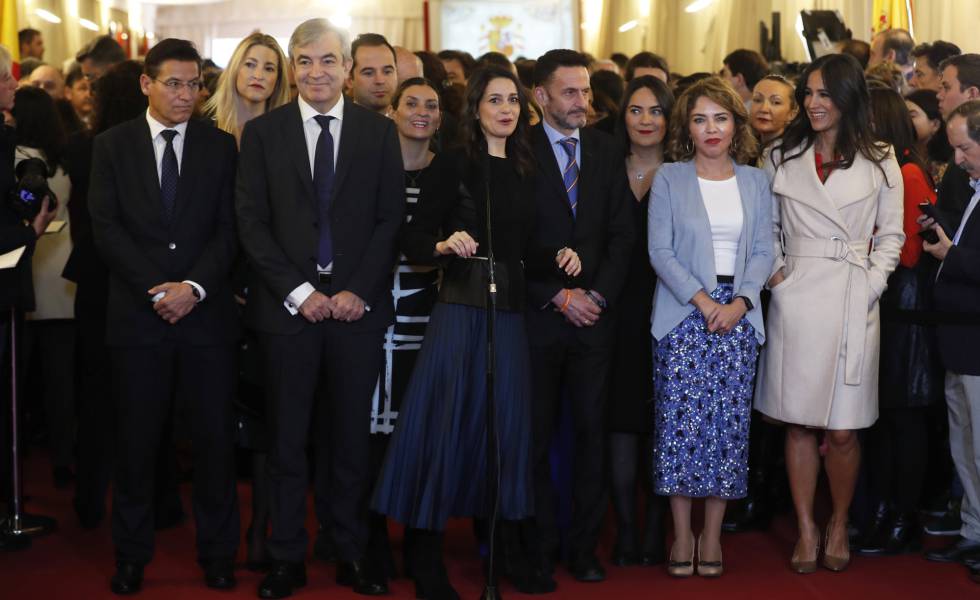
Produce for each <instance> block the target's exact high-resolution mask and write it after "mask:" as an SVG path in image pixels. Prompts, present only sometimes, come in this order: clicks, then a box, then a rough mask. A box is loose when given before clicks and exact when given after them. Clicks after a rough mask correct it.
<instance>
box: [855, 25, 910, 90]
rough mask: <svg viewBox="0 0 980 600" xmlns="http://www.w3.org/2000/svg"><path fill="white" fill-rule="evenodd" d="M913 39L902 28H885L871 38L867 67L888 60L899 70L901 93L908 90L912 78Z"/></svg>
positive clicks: (869, 67) (872, 66)
mask: <svg viewBox="0 0 980 600" xmlns="http://www.w3.org/2000/svg"><path fill="white" fill-rule="evenodd" d="M914 46H915V41H914V40H912V36H911V35H910V34H909V32H908V31H906V30H904V29H896V28H892V29H886V30H884V31H880V32H878V33H876V34H875V36H874V37H873V38H871V54H870V56H869V57H868V65H867V68H868V69H871V68H874V67H875V66H877V65H879V64H881V63H884V62H890V63H893V64H894V65H895V66H897V67H898V69H899V71H901V79H902V89H901V90H899V91H900V92H901V93H905V92H906V91H908V83H909V80H911V79H912V48H913V47H914Z"/></svg>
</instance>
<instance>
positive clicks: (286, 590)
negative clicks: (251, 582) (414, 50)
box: [259, 562, 306, 598]
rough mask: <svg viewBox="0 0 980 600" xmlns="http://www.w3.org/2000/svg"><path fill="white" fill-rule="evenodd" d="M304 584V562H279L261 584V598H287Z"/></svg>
mask: <svg viewBox="0 0 980 600" xmlns="http://www.w3.org/2000/svg"><path fill="white" fill-rule="evenodd" d="M304 585H306V566H305V565H304V564H303V563H287V562H277V563H275V564H274V565H273V566H272V570H271V571H270V572H269V574H268V575H266V576H265V578H264V579H263V580H262V583H260V584H259V598H286V597H289V596H292V595H293V591H294V590H295V589H296V588H301V587H303V586H304Z"/></svg>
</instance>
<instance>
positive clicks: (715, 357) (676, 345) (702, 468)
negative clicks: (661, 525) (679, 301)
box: [653, 283, 759, 499]
mask: <svg viewBox="0 0 980 600" xmlns="http://www.w3.org/2000/svg"><path fill="white" fill-rule="evenodd" d="M710 295H711V297H712V298H713V299H714V300H715V301H717V302H720V303H721V304H728V303H729V302H731V301H732V295H733V292H732V285H731V284H727V283H723V284H720V285H719V286H718V288H717V289H715V290H714V291H713V292H711V294H710ZM758 355H759V343H758V341H757V340H756V337H755V328H753V327H752V325H750V324H749V322H748V321H747V320H746V319H744V318H743V319H742V320H741V321H739V323H738V324H737V325H736V326H735V327H734V328H733V329H732V330H731V331H730V332H729V333H726V334H719V333H709V332H708V328H707V324H706V323H705V320H704V316H703V315H702V314H701V312H700V311H697V310H695V311H694V312H692V313H691V314H690V315H688V317H687V318H686V319H684V320H683V321H682V322H681V323H680V325H678V326H677V327H675V328H674V329H673V330H672V331H671V332H670V333H668V334H667V335H666V336H664V337H663V338H662V339H660V340H658V341H657V347H656V351H655V353H654V371H655V380H656V381H655V389H656V393H655V396H654V399H655V407H654V414H655V421H654V436H655V443H654V451H653V459H654V460H653V477H654V486H655V489H656V492H657V493H658V494H660V495H663V496H688V497H693V498H704V497H708V496H714V497H718V498H726V499H735V498H743V497H744V496H745V495H746V492H747V478H748V456H749V424H750V422H751V413H752V390H753V387H754V382H755V367H756V358H757V357H758Z"/></svg>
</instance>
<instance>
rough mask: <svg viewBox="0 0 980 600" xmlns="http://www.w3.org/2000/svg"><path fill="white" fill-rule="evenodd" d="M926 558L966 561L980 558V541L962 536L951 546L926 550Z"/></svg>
mask: <svg viewBox="0 0 980 600" xmlns="http://www.w3.org/2000/svg"><path fill="white" fill-rule="evenodd" d="M926 558H927V559H929V560H932V561H935V562H958V563H964V562H966V561H967V560H974V559H977V558H980V542H976V541H973V540H968V539H966V538H964V537H960V538H958V539H957V540H956V541H955V542H953V543H952V544H950V545H949V546H946V547H944V548H939V549H938V550H933V551H931V552H926Z"/></svg>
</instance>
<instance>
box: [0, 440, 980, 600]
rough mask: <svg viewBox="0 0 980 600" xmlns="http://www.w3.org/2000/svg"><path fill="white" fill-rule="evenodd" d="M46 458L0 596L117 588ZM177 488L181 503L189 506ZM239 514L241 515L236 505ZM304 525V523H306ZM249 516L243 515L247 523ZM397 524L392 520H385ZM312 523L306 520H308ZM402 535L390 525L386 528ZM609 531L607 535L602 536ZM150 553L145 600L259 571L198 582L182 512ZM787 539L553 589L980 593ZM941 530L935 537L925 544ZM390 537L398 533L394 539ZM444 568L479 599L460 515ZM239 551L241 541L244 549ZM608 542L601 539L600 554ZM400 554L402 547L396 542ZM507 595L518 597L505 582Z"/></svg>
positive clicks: (246, 582) (192, 598)
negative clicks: (837, 568) (812, 552)
mask: <svg viewBox="0 0 980 600" xmlns="http://www.w3.org/2000/svg"><path fill="white" fill-rule="evenodd" d="M47 464H48V463H47V461H46V460H45V459H43V458H42V457H38V456H37V454H35V458H33V459H32V460H31V461H29V463H28V465H27V469H26V471H27V477H26V479H27V480H26V482H25V484H26V487H27V489H28V492H29V494H30V495H31V497H32V501H31V502H30V503H29V505H28V509H29V512H32V513H36V514H45V515H49V516H54V517H56V518H57V519H58V521H59V525H60V527H59V530H58V531H57V532H55V533H54V534H52V535H49V536H47V537H43V538H39V539H36V540H34V545H33V547H32V548H31V549H29V550H27V551H24V552H19V553H0V599H2V600H31V599H34V598H37V599H43V600H52V599H62V598H64V599H72V600H75V599H81V600H88V599H97V598H115V597H116V596H113V595H112V594H111V593H110V592H109V591H108V582H109V578H110V577H111V575H112V572H113V569H114V565H113V560H112V543H111V539H110V534H109V526H108V524H106V523H104V524H103V525H102V526H101V527H100V528H99V529H97V530H95V531H85V530H83V529H81V528H80V527H79V526H78V524H77V521H76V519H75V517H74V513H73V512H72V510H71V491H70V490H56V489H54V488H53V487H52V485H51V482H50V472H49V470H48V467H47ZM184 491H185V508H187V507H189V502H187V497H186V492H187V491H188V490H184ZM239 491H240V494H241V500H242V507H243V509H244V508H246V507H247V506H248V501H247V500H248V486H247V485H242V486H240V488H239ZM243 518H247V516H246V515H243ZM311 525H312V523H311ZM246 526H247V521H243V526H242V531H243V532H244V531H245V527H246ZM393 529H395V530H399V529H400V528H393ZM310 530H311V531H312V528H311V529H310ZM393 534H394V535H395V536H396V537H400V533H399V532H398V531H393ZM608 537H609V536H606V538H607V539H608ZM156 541H157V546H156V556H155V558H154V560H153V562H152V563H151V564H150V565H149V566H148V567H147V569H146V578H145V581H144V587H143V592H142V593H141V594H139V595H138V596H137V597H138V598H142V599H146V600H157V599H159V600H164V599H166V600H173V599H180V600H198V599H202V600H203V599H217V598H229V599H230V598H256V594H255V589H256V586H257V585H258V582H259V580H260V577H261V575H259V574H255V573H250V572H248V571H246V570H244V569H240V570H239V571H237V576H238V587H237V588H236V589H235V590H234V591H233V592H216V591H212V590H209V589H207V588H205V587H204V584H203V582H202V575H201V571H200V570H199V569H198V567H197V564H196V562H195V560H194V558H195V557H194V527H193V523H192V522H190V521H188V522H186V523H185V524H184V525H182V526H181V527H178V528H176V529H172V530H170V531H164V532H160V533H159V534H158V535H157V538H156ZM794 541H795V531H794V527H793V525H792V524H791V522H790V521H789V519H788V518H787V517H784V518H781V519H779V520H778V521H777V523H776V525H775V526H774V527H773V528H772V530H771V531H769V532H767V533H744V534H738V535H726V536H725V537H723V538H722V543H723V546H724V551H725V568H726V574H725V575H724V576H723V577H721V578H720V579H716V580H707V579H699V578H696V577H695V578H692V579H688V580H676V579H672V578H670V577H668V576H667V574H666V573H665V572H664V570H663V567H657V568H642V567H630V568H616V567H612V566H609V567H608V579H607V581H606V582H605V583H601V584H581V583H577V582H575V581H573V580H572V579H571V578H570V577H569V576H568V575H567V574H566V573H565V572H564V571H563V570H561V569H560V568H559V572H558V591H557V592H556V593H555V594H552V595H550V596H542V597H541V598H542V600H544V599H545V598H553V599H556V600H557V599H575V600H580V599H581V600H584V599H587V598H601V599H602V600H613V599H616V600H619V599H630V598H636V599H643V600H646V599H648V598H671V599H681V598H710V599H712V600H721V599H724V600H739V599H743V598H745V599H748V598H752V599H768V598H788V599H797V598H800V599H811V598H812V599H827V600H847V599H851V598H862V599H867V600H877V599H879V598H886V599H889V600H896V599H902V598H910V599H911V598H915V599H919V598H928V599H932V600H947V599H949V600H953V599H955V600H961V599H967V598H978V599H980V585H977V584H974V583H971V582H970V580H969V579H968V577H967V574H966V570H965V568H964V567H961V566H959V565H945V564H936V563H931V562H928V561H926V560H925V559H924V558H922V557H921V556H903V557H893V558H875V559H872V558H860V557H856V558H855V559H854V561H853V562H852V563H851V567H850V568H849V569H848V570H847V571H845V572H844V573H839V574H838V573H831V572H829V571H825V570H821V571H819V572H817V573H816V574H813V575H808V576H801V575H795V574H793V573H792V572H790V571H789V567H788V564H787V563H788V558H789V554H790V553H791V552H792V547H793V543H794ZM945 541H946V540H933V541H932V545H935V544H936V543H941V542H945ZM395 543H396V544H398V543H400V542H399V541H398V540H396V542H395ZM446 549H447V561H448V564H449V569H450V577H451V578H452V581H453V583H454V585H455V586H456V588H457V589H458V590H459V592H460V594H461V595H462V596H463V598H466V599H473V600H475V599H477V598H479V596H480V592H481V590H482V585H481V583H482V582H481V567H480V562H479V561H478V560H477V559H476V558H474V557H475V549H474V543H473V538H472V535H471V534H470V529H469V524H468V522H463V521H461V522H458V523H454V524H453V525H452V527H451V529H450V532H449V535H448V539H447V542H446ZM242 551H243V553H244V546H243V549H242ZM608 554H609V544H608V543H607V544H605V545H604V546H603V547H602V548H600V557H601V558H602V559H604V560H605V559H607V558H608ZM396 556H400V548H396ZM307 569H308V574H309V584H308V585H307V587H306V588H304V589H302V590H301V591H299V593H297V594H295V595H294V597H295V598H336V599H342V598H363V597H362V596H357V595H355V594H353V593H352V592H351V591H350V590H349V589H346V588H341V587H338V586H337V585H336V584H335V583H334V580H333V576H334V569H333V566H332V565H327V564H324V563H319V562H313V561H312V560H311V562H309V563H308V565H307ZM501 591H502V593H503V595H504V596H505V597H507V598H516V597H524V598H529V596H523V595H521V594H518V593H517V592H516V591H515V590H513V588H511V587H510V586H509V585H507V584H504V586H503V588H502V590H501ZM414 596H415V594H414V588H413V587H412V585H411V583H410V582H409V581H408V580H405V579H399V580H397V581H395V582H393V583H392V584H391V594H390V596H388V597H390V598H414Z"/></svg>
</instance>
